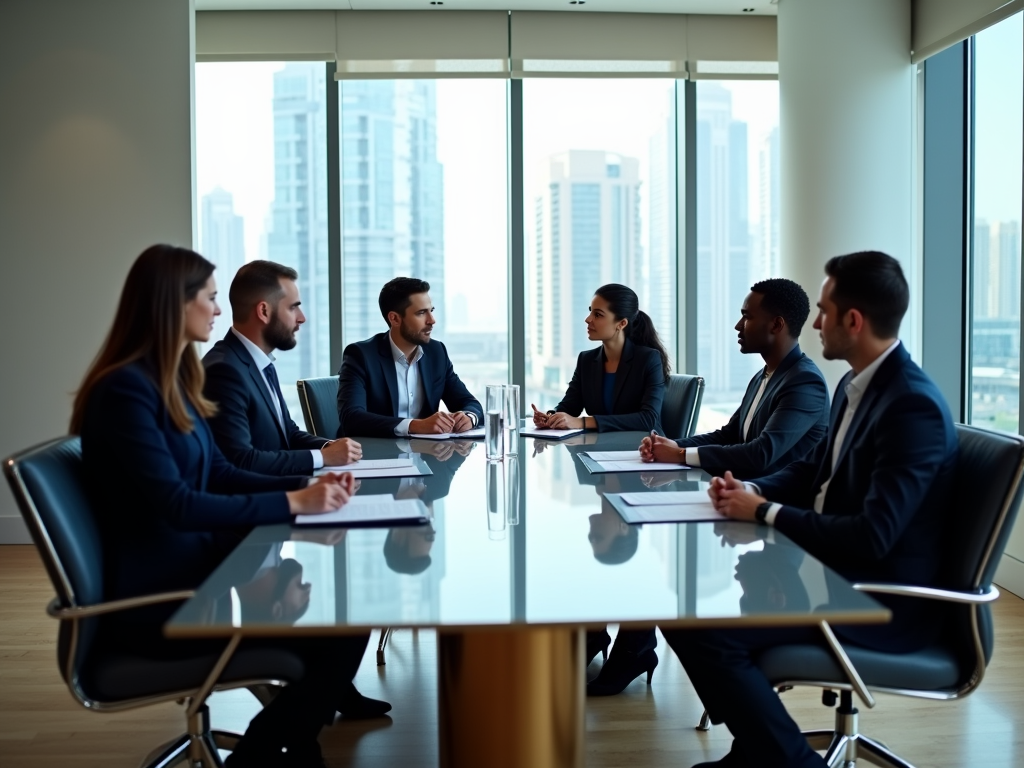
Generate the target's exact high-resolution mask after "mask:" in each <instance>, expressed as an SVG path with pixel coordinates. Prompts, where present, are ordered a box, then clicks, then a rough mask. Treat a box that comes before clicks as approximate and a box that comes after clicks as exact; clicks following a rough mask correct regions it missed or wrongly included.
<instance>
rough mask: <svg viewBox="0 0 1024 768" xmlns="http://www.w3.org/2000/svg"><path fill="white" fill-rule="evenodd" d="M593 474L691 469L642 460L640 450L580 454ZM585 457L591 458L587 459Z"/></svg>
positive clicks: (678, 465) (680, 465)
mask: <svg viewBox="0 0 1024 768" xmlns="http://www.w3.org/2000/svg"><path fill="white" fill-rule="evenodd" d="M578 455H579V456H580V458H581V459H584V461H583V464H584V466H585V467H586V468H587V469H589V470H590V471H591V473H592V474H597V473H601V472H666V471H673V472H678V471H679V470H681V469H689V467H688V466H687V465H685V464H666V463H662V462H658V461H655V462H644V461H641V460H640V451H639V450H636V451H587V452H586V453H581V454H578ZM585 459H589V461H586V460H585Z"/></svg>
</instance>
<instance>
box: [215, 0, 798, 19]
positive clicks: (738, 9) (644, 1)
mask: <svg viewBox="0 0 1024 768" xmlns="http://www.w3.org/2000/svg"><path fill="white" fill-rule="evenodd" d="M441 1H442V3H443V5H431V4H430V0H195V4H196V10H197V11H257V10H258V11H271V10H275V11H276V10H291V11H298V10H328V11H348V10H353V11H438V12H443V11H446V10H453V11H573V12H577V13H586V12H588V11H597V12H601V11H604V12H616V13H717V14H726V15H733V14H735V15H750V16H759V15H760V16H765V15H768V16H774V15H775V14H776V9H777V5H776V3H777V2H778V0H584V2H583V3H582V4H579V3H578V2H577V3H576V4H572V3H570V1H569V0H441ZM744 8H753V9H754V10H753V11H752V12H749V13H744V10H743V9H744Z"/></svg>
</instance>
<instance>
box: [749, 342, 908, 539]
mask: <svg viewBox="0 0 1024 768" xmlns="http://www.w3.org/2000/svg"><path fill="white" fill-rule="evenodd" d="M899 345H900V340H899V339H896V341H894V342H893V343H892V344H890V345H889V347H888V348H887V349H886V350H885V351H884V352H883V353H882V354H880V355H879V356H878V357H876V358H875V359H874V360H872V361H871V364H870V365H868V366H866V367H865V368H864V370H863V371H861V372H860V373H858V374H857V375H856V376H854V377H853V378H852V379H850V381H849V383H847V385H846V387H845V388H844V390H843V391H844V392H846V409H845V410H844V411H843V418H842V421H840V422H839V426H837V427H836V439H835V441H834V442H833V443H832V470H831V471H830V472H829V477H828V480H826V481H825V482H824V483H822V484H821V490H819V491H818V495H817V496H815V497H814V511H815V512H817V513H818V514H819V515H820V514H821V510H822V509H824V508H825V496H826V495H827V494H828V486H829V484H830V483H831V482H832V474H833V473H834V472H835V471H836V463H837V462H838V461H839V455H840V454H841V453H842V451H843V443H844V442H846V433H847V432H849V430H850V423H851V422H852V421H853V414H854V413H856V412H857V407H858V406H859V405H860V401H861V400H862V399H863V398H864V393H865V392H867V390H868V386H869V385H870V384H871V380H872V379H873V378H874V377H875V374H876V373H877V372H878V369H879V368H881V367H882V363H884V362H885V359H886V358H887V357H888V356H889V355H891V354H892V351H893V350H894V349H896V347H898V346H899ZM780 509H782V505H781V504H772V506H771V509H769V510H768V514H767V515H765V518H764V521H765V522H766V523H768V525H774V524H775V517H776V516H777V515H778V514H779V510H780Z"/></svg>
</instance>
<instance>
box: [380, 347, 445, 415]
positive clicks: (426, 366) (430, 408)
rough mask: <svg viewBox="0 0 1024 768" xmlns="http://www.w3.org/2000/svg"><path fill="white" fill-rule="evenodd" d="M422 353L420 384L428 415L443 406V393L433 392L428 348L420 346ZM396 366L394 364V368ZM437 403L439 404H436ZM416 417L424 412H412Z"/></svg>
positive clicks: (419, 363)
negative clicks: (431, 389)
mask: <svg viewBox="0 0 1024 768" xmlns="http://www.w3.org/2000/svg"><path fill="white" fill-rule="evenodd" d="M420 349H421V350H422V353H421V354H420V361H419V362H418V363H417V365H418V366H419V367H420V386H421V387H423V409H424V410H425V411H426V412H427V415H429V414H432V413H437V412H438V411H439V410H440V409H441V408H440V406H441V393H440V392H431V391H430V386H431V385H432V384H433V383H434V380H433V378H432V377H431V375H430V371H431V367H430V361H429V360H428V359H427V348H426V347H420ZM393 368H394V366H392V369H393ZM434 403H437V405H434ZM409 415H410V416H412V417H413V418H414V419H418V418H422V417H423V416H424V414H422V413H417V414H413V413H410V414H409Z"/></svg>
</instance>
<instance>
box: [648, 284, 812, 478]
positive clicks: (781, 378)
mask: <svg viewBox="0 0 1024 768" xmlns="http://www.w3.org/2000/svg"><path fill="white" fill-rule="evenodd" d="M810 310H811V306H810V301H809V300H808V299H807V294H806V293H805V292H804V289H803V288H801V287H800V286H799V285H797V284H796V283H794V282H793V281H792V280H785V279H782V278H775V279H772V280H763V281H761V282H759V283H757V284H756V285H754V286H752V287H751V289H750V293H749V294H747V298H746V299H744V300H743V308H742V309H741V311H740V319H739V322H738V323H736V333H737V334H739V345H740V352H742V353H743V354H745V355H749V354H758V355H760V356H761V357H762V358H763V359H764V368H763V369H762V370H761V371H759V372H758V373H757V375H756V376H754V378H752V379H751V380H750V383H749V384H748V385H747V391H746V393H745V394H744V395H743V401H742V402H741V403H740V407H739V408H737V409H736V412H735V413H734V414H733V415H732V418H731V419H729V423H728V424H726V425H725V426H724V427H722V428H721V429H717V430H715V431H714V432H707V433H705V434H703V435H694V436H693V437H684V438H682V439H679V440H672V439H670V438H669V437H660V436H651V437H649V438H644V440H643V443H642V444H641V446H640V452H641V454H642V456H643V458H644V460H645V461H659V462H676V461H677V462H679V463H680V464H688V465H690V466H692V467H703V468H704V469H706V470H707V471H708V472H710V473H711V474H721V473H722V472H723V471H725V470H727V469H728V470H731V471H732V472H733V473H734V474H735V475H736V476H737V477H762V476H764V475H768V474H771V473H772V472H776V471H778V470H780V469H782V468H783V467H785V466H786V465H788V464H791V463H792V462H794V461H798V460H800V459H802V458H804V456H806V455H807V454H808V453H810V451H811V450H812V449H813V448H814V446H815V445H816V444H817V443H818V441H819V440H820V439H821V436H822V435H824V434H825V428H826V426H827V425H828V387H827V386H826V385H825V379H824V377H823V376H822V375H821V371H819V370H818V366H816V365H815V364H814V361H813V360H811V358H809V357H807V355H805V354H804V353H803V352H801V351H800V344H799V343H798V339H799V338H800V330H801V329H802V328H803V326H804V323H805V322H806V321H807V316H808V314H809V313H810Z"/></svg>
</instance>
